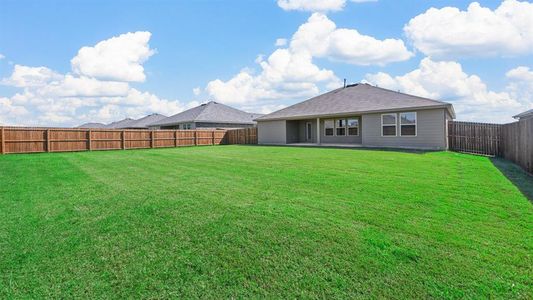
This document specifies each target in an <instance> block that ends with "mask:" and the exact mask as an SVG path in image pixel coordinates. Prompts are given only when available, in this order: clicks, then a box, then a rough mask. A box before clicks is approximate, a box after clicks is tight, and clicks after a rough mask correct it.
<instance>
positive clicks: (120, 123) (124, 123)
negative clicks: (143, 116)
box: [105, 118, 135, 129]
mask: <svg viewBox="0 0 533 300" xmlns="http://www.w3.org/2000/svg"><path fill="white" fill-rule="evenodd" d="M133 122H135V120H134V119H131V118H126V119H123V120H120V121H116V122H113V123H109V124H107V125H106V126H105V128H112V129H122V128H128V125H129V124H132V123H133Z"/></svg>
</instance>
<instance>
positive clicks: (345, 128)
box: [334, 118, 348, 136]
mask: <svg viewBox="0 0 533 300" xmlns="http://www.w3.org/2000/svg"><path fill="white" fill-rule="evenodd" d="M338 120H343V121H344V126H341V127H337V121H338ZM337 128H344V135H338V134H337ZM334 132H335V136H347V135H348V122H347V120H346V119H345V118H338V119H335V130H334Z"/></svg>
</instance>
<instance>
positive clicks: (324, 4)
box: [278, 0, 346, 12]
mask: <svg viewBox="0 0 533 300" xmlns="http://www.w3.org/2000/svg"><path fill="white" fill-rule="evenodd" d="M345 4H346V0H278V6H279V7H281V8H282V9H283V10H301V11H321V12H326V11H339V10H342V9H343V8H344V5H345Z"/></svg>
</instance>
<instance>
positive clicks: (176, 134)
mask: <svg viewBox="0 0 533 300" xmlns="http://www.w3.org/2000/svg"><path fill="white" fill-rule="evenodd" d="M174 147H178V131H177V130H174Z"/></svg>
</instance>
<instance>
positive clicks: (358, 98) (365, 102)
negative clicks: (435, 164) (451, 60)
mask: <svg viewBox="0 0 533 300" xmlns="http://www.w3.org/2000/svg"><path fill="white" fill-rule="evenodd" d="M427 108H446V109H448V111H449V113H450V115H451V116H452V117H453V118H455V112H454V110H453V106H452V105H451V104H449V103H446V102H441V101H436V100H432V99H427V98H422V97H417V96H413V95H408V94H404V93H400V92H395V91H391V90H387V89H384V88H379V87H375V86H372V85H369V84H366V83H357V84H353V85H348V86H346V87H344V88H339V89H336V90H333V91H330V92H328V93H325V94H322V95H319V96H316V97H314V98H311V99H309V100H306V101H303V102H300V103H297V104H294V105H292V106H289V107H286V108H284V109H281V110H278V111H275V112H273V113H271V114H268V115H265V116H262V117H260V118H258V119H256V120H257V121H266V120H283V119H295V118H302V117H320V116H328V115H342V114H347V113H371V112H386V111H394V110H404V109H427Z"/></svg>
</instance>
